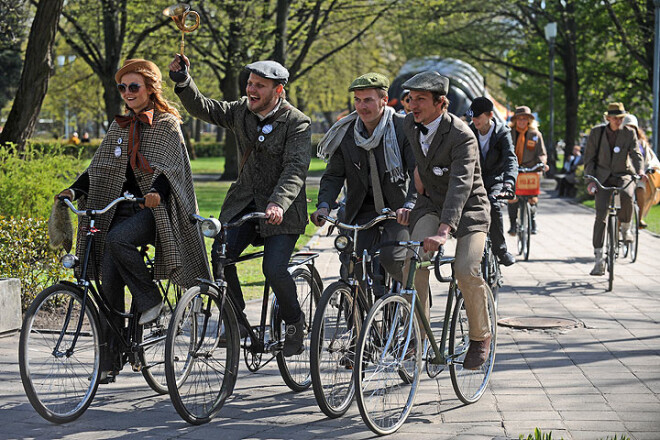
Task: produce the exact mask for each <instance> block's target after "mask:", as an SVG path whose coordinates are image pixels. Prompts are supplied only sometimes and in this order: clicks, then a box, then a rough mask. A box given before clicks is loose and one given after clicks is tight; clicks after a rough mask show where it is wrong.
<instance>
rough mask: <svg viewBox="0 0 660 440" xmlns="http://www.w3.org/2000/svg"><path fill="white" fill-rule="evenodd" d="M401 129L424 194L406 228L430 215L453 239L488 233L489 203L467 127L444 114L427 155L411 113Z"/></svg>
mask: <svg viewBox="0 0 660 440" xmlns="http://www.w3.org/2000/svg"><path fill="white" fill-rule="evenodd" d="M404 129H405V131H406V136H408V140H409V141H410V146H411V147H412V150H413V153H415V161H416V162H417V169H418V172H419V176H420V178H421V179H422V183H423V184H424V189H425V193H426V194H420V195H419V196H418V197H417V202H416V203H415V207H414V208H413V210H412V212H411V213H410V229H411V230H412V229H413V228H414V227H415V223H416V222H417V221H418V220H419V219H420V218H422V217H423V216H424V215H426V214H433V215H437V216H438V217H439V218H440V223H446V224H448V225H449V226H450V227H451V233H452V235H454V236H455V237H462V236H464V235H466V234H468V233H471V232H488V227H489V225H490V202H489V201H488V196H487V194H486V189H485V187H484V184H483V180H482V178H481V169H480V168H479V148H478V146H477V139H476V138H475V137H474V134H473V133H472V131H471V130H470V128H469V127H468V126H467V124H466V123H465V122H463V121H461V120H460V119H459V118H458V117H456V116H454V115H452V114H451V113H445V114H444V116H443V117H442V121H440V126H439V127H438V131H437V132H436V133H435V136H434V137H433V142H431V146H430V147H429V151H428V154H427V155H424V153H423V151H422V146H421V144H420V143H419V128H417V127H416V126H415V121H414V118H413V115H412V113H409V114H408V115H407V116H406V119H405V120H404Z"/></svg>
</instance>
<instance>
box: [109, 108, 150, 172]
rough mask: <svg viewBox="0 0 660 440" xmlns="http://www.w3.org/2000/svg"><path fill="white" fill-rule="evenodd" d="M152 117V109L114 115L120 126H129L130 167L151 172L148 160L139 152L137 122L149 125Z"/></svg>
mask: <svg viewBox="0 0 660 440" xmlns="http://www.w3.org/2000/svg"><path fill="white" fill-rule="evenodd" d="M153 119H154V110H153V109H151V110H146V111H143V112H140V113H138V114H135V113H133V112H131V113H130V114H129V115H126V116H122V115H117V116H115V121H117V124H118V125H119V126H120V127H121V128H126V127H129V129H128V156H129V158H130V163H131V168H132V169H135V167H136V166H137V167H139V168H140V169H141V170H142V171H144V172H145V173H150V174H151V173H153V172H154V171H153V169H152V168H151V166H150V165H149V161H148V160H147V158H146V157H144V156H143V155H142V153H140V151H139V150H140V124H138V123H137V122H143V123H145V124H147V125H151V124H152V123H153Z"/></svg>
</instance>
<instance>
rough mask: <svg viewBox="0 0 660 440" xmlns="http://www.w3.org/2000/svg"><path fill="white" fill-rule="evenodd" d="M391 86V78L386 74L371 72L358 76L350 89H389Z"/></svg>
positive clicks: (350, 90)
mask: <svg viewBox="0 0 660 440" xmlns="http://www.w3.org/2000/svg"><path fill="white" fill-rule="evenodd" d="M389 87H390V80H389V79H387V77H386V76H385V75H381V74H380V73H374V72H369V73H365V74H364V75H362V76H358V77H357V78H355V80H354V81H353V82H352V83H351V85H350V86H349V87H348V91H349V92H352V91H353V90H362V89H383V90H387V89H388V88H389Z"/></svg>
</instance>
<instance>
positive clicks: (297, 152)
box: [169, 55, 311, 356]
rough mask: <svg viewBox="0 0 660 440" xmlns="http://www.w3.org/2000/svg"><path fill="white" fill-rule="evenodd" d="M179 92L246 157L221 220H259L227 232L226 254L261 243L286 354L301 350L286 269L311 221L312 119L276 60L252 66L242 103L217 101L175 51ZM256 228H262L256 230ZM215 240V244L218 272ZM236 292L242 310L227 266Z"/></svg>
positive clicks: (230, 271)
mask: <svg viewBox="0 0 660 440" xmlns="http://www.w3.org/2000/svg"><path fill="white" fill-rule="evenodd" d="M169 67H170V77H171V78H172V79H173V80H175V81H176V82H177V84H176V87H175V88H174V91H175V92H176V94H177V95H179V98H180V99H181V103H182V104H183V106H184V107H185V108H186V110H187V111H188V112H189V113H190V114H191V115H192V116H194V117H196V118H198V119H201V120H203V121H206V122H209V123H212V124H216V125H219V126H221V127H224V128H226V129H229V130H232V131H233V132H234V134H235V136H236V141H237V142H238V148H239V151H240V153H241V155H242V158H241V161H240V165H239V171H238V172H239V175H238V178H237V179H236V181H235V182H234V183H233V184H232V185H231V187H230V188H229V191H228V192H227V197H226V199H225V202H224V204H223V206H222V209H221V212H220V221H221V222H223V223H226V222H230V221H232V220H234V219H238V218H239V217H241V216H242V215H244V214H246V213H248V212H253V211H262V212H265V213H266V214H267V215H268V218H267V219H265V220H259V224H256V223H245V224H243V225H242V226H241V227H239V228H236V229H232V230H230V231H228V233H227V256H228V257H229V258H231V259H234V258H237V257H238V256H239V255H240V254H241V252H243V250H244V249H245V248H246V247H247V246H248V245H249V244H250V243H252V242H253V241H254V240H255V239H257V238H259V237H261V238H262V239H263V241H264V258H263V273H264V275H265V277H266V280H267V281H268V283H269V284H270V285H271V286H272V288H273V292H274V293H275V296H276V297H277V300H278V302H279V304H280V310H281V313H282V318H283V319H284V321H285V322H286V324H287V328H286V337H285V341H284V356H294V355H298V354H300V353H301V352H302V351H303V338H304V331H305V329H304V322H305V316H304V314H303V312H302V310H301V309H300V304H299V303H298V299H297V295H296V285H295V282H294V281H293V278H292V277H291V274H289V272H288V270H287V265H288V262H289V258H290V257H291V254H292V253H293V250H294V246H295V244H296V240H297V239H298V236H299V235H300V234H302V233H303V232H304V231H305V225H306V224H307V202H306V195H305V179H306V177H307V169H308V167H309V162H310V147H311V145H310V144H311V130H310V122H311V121H310V119H309V118H308V117H307V116H305V115H304V114H303V113H302V112H300V111H299V110H298V109H296V108H295V107H293V106H292V105H291V104H289V103H288V102H287V101H286V99H285V92H284V86H285V85H286V83H287V80H288V78H289V72H288V70H287V69H285V68H284V67H283V66H282V65H281V64H279V63H277V62H275V61H258V62H256V63H252V64H249V65H247V66H246V67H245V68H246V69H247V70H248V71H249V72H250V76H249V77H248V81H247V87H246V90H245V94H246V96H244V97H242V98H241V99H240V100H238V101H234V102H226V101H216V100H214V99H210V98H207V97H205V96H204V95H202V93H201V92H200V91H199V90H198V89H197V86H196V85H195V82H194V81H193V79H192V78H191V77H190V76H189V75H188V68H189V67H190V61H189V60H188V58H187V57H186V56H184V55H177V56H176V57H175V59H174V60H173V61H172V62H171V63H170V66H169ZM257 227H258V229H257ZM218 251H219V248H218V243H217V242H216V243H215V244H214V246H213V254H212V262H213V263H214V264H213V266H214V272H215V268H216V264H215V263H216V261H215V260H216V258H217V255H218ZM224 273H225V279H226V280H227V284H228V286H229V289H230V291H231V292H232V295H233V296H234V298H235V299H236V300H237V304H240V305H241V307H242V308H243V309H245V302H244V300H243V295H242V292H241V286H240V283H239V281H238V276H237V274H236V268H235V266H233V265H232V266H227V267H225V271H224Z"/></svg>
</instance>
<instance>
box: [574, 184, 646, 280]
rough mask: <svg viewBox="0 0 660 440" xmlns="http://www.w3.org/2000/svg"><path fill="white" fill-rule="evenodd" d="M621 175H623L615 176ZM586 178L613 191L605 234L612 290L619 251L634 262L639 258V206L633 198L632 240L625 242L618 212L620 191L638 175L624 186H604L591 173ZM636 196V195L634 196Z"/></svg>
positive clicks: (601, 187) (603, 188)
mask: <svg viewBox="0 0 660 440" xmlns="http://www.w3.org/2000/svg"><path fill="white" fill-rule="evenodd" d="M615 177H621V176H615ZM584 178H585V179H587V180H591V181H593V182H594V183H596V186H598V189H600V190H602V191H611V194H610V201H609V205H608V208H607V210H608V212H607V229H606V235H605V262H606V264H607V273H608V279H607V291H608V292H609V291H611V290H612V287H613V285H614V263H615V261H616V259H617V258H618V257H619V251H623V257H624V258H625V257H626V256H627V255H629V256H630V259H631V260H632V262H633V263H634V262H635V261H636V260H637V245H638V241H639V214H638V213H639V207H638V206H637V203H636V201H635V199H634V198H633V218H632V220H631V224H630V226H631V231H630V232H631V233H632V234H633V237H634V238H633V241H632V242H625V241H624V240H623V237H622V235H621V234H620V226H621V223H620V222H619V216H618V212H619V209H621V196H620V195H619V193H620V192H621V191H623V190H624V189H626V188H627V187H628V186H629V185H631V184H633V183H634V182H636V181H637V176H632V179H630V180H629V181H628V182H626V183H624V184H623V185H622V186H603V184H602V183H600V181H599V180H598V179H597V178H596V177H594V176H590V175H585V176H584ZM633 197H634V196H633Z"/></svg>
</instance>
